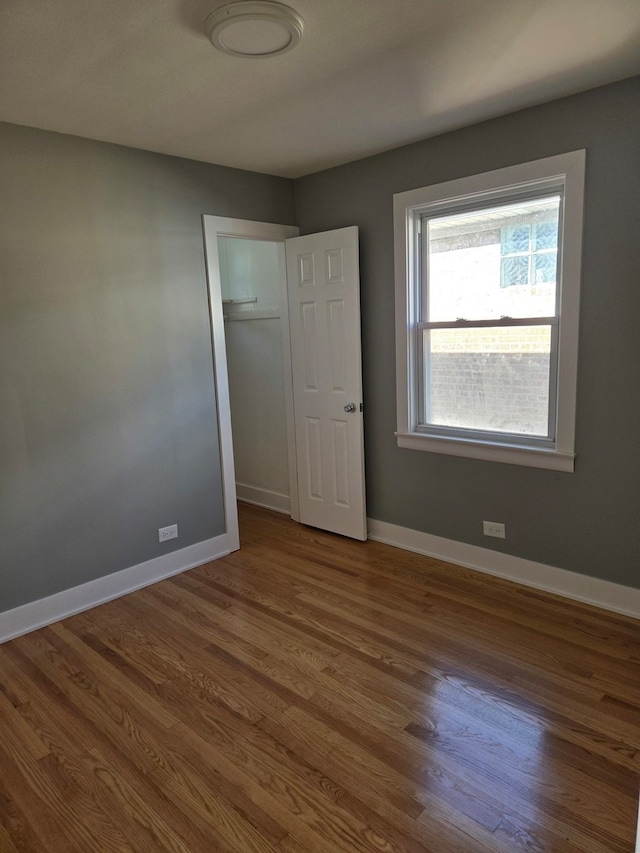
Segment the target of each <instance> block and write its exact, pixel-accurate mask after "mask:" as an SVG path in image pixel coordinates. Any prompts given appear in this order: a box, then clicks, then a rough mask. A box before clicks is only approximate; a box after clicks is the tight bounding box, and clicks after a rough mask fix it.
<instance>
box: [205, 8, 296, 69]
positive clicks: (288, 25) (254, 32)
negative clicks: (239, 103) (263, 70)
mask: <svg viewBox="0 0 640 853" xmlns="http://www.w3.org/2000/svg"><path fill="white" fill-rule="evenodd" d="M302 29H303V21H302V18H301V17H300V15H298V13H297V12H296V11H294V10H293V9H291V8H290V7H289V6H285V5H284V4H283V3H276V2H273V0H237V2H235V3H227V4H226V5H225V6H220V8H219V9H216V10H215V11H213V12H211V14H210V15H209V16H208V18H207V20H206V21H205V30H206V32H207V35H208V36H209V38H210V39H211V43H212V44H213V46H214V47H217V48H218V50H221V51H223V52H224V53H230V54H231V55H232V56H247V57H263V56H278V55H279V54H281V53H285V52H286V51H287V50H291V48H292V47H295V46H296V45H297V44H298V42H299V41H300V39H301V38H302Z"/></svg>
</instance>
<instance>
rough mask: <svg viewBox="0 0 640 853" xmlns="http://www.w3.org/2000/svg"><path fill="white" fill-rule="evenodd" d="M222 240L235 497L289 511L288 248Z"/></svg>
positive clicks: (246, 241) (278, 244) (241, 238)
mask: <svg viewBox="0 0 640 853" xmlns="http://www.w3.org/2000/svg"><path fill="white" fill-rule="evenodd" d="M217 239H218V253H219V266H220V280H221V289H222V302H223V309H224V315H225V324H224V325H225V340H226V352H227V369H228V374H229V397H230V403H231V422H232V432H233V450H234V460H235V472H236V489H237V495H238V498H240V499H242V500H248V501H251V502H253V503H257V504H260V505H263V506H268V507H270V508H271V509H277V510H280V511H282V512H289V510H290V501H289V468H288V461H287V454H288V447H287V423H286V400H285V390H284V368H283V329H282V323H283V322H284V321H285V320H286V317H287V314H286V311H285V310H284V306H283V296H284V293H283V282H286V266H285V257H284V244H283V243H281V242H272V241H266V240H256V239H247V238H243V237H227V236H221V235H218V238H217Z"/></svg>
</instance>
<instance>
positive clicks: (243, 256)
mask: <svg viewBox="0 0 640 853" xmlns="http://www.w3.org/2000/svg"><path fill="white" fill-rule="evenodd" d="M203 227H204V238H205V249H206V261H207V275H208V280H209V301H210V316H211V329H212V338H213V350H214V371H215V377H216V389H217V392H218V420H219V427H220V447H221V460H222V470H223V483H224V492H225V512H226V513H227V520H228V527H227V529H228V530H229V523H231V524H233V523H235V525H236V527H237V507H236V505H235V501H236V496H237V497H239V498H240V499H243V500H246V501H249V502H251V503H256V504H259V505H261V506H266V507H268V508H271V509H277V510H280V511H281V512H286V511H287V509H288V511H289V513H290V515H291V517H292V518H293V519H294V520H295V521H301V522H302V523H304V524H308V525H310V526H313V527H320V528H322V529H324V530H330V531H332V532H336V533H341V534H343V535H346V536H350V537H353V538H356V539H366V538H367V530H366V512H365V498H364V444H363V415H362V412H363V403H362V375H361V355H360V303H359V288H360V283H359V272H358V229H357V228H355V227H349V228H342V229H337V230H334V231H327V232H324V233H322V234H311V235H307V236H305V237H297V236H295V235H297V233H298V229H297V228H295V227H293V226H282V225H273V224H270V223H262V222H253V221H249V220H233V219H226V218H222V217H214V216H204V217H203ZM290 311H292V312H293V313H292V314H291V316H290ZM234 447H235V458H234ZM287 483H288V495H287V494H286V491H285V490H286V485H287ZM287 503H288V506H287Z"/></svg>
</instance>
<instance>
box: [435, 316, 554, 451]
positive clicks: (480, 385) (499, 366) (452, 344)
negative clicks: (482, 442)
mask: <svg viewBox="0 0 640 853" xmlns="http://www.w3.org/2000/svg"><path fill="white" fill-rule="evenodd" d="M423 344H424V350H423V351H424V359H425V365H424V377H425V409H426V413H425V421H424V422H425V423H426V424H428V425H434V426H435V425H438V426H445V427H457V428H463V429H476V430H486V431H492V432H509V433H516V434H518V435H529V436H537V437H546V436H547V430H548V412H549V369H550V358H551V356H550V353H551V327H550V326H508V327H498V328H481V329H477V328H472V329H431V330H430V331H429V330H425V331H424V332H423Z"/></svg>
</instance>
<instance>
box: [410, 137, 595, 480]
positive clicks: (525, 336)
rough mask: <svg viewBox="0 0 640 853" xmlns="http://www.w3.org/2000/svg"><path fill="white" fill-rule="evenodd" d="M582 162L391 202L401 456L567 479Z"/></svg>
mask: <svg viewBox="0 0 640 853" xmlns="http://www.w3.org/2000/svg"><path fill="white" fill-rule="evenodd" d="M584 164H585V152H584V151H577V152H572V153H570V154H563V155H560V156H557V157H550V158H548V159H546V160H538V161H535V162H533V163H526V164H524V165H521V166H515V167H510V168H507V169H501V170H498V171H496V172H488V173H485V174H482V175H476V176H474V177H471V178H463V179H461V180H458V181H451V182H448V183H445V184H438V185H436V186H432V187H426V188H423V189H419V190H412V191H410V192H406V193H401V194H399V195H396V196H395V197H394V214H395V232H396V304H397V312H396V313H397V372H398V432H397V437H398V444H399V445H400V446H401V447H408V448H412V449H419V450H428V451H432V452H440V453H448V454H454V455H461V456H472V457H476V458H481V459H490V460H494V461H501V462H511V463H515V464H522V465H530V466H533V467H543V468H553V469H556V470H562V471H572V470H573V466H574V457H575V453H574V426H575V385H576V372H577V340H578V299H579V286H580V255H581V233H582V197H583V185H584Z"/></svg>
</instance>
